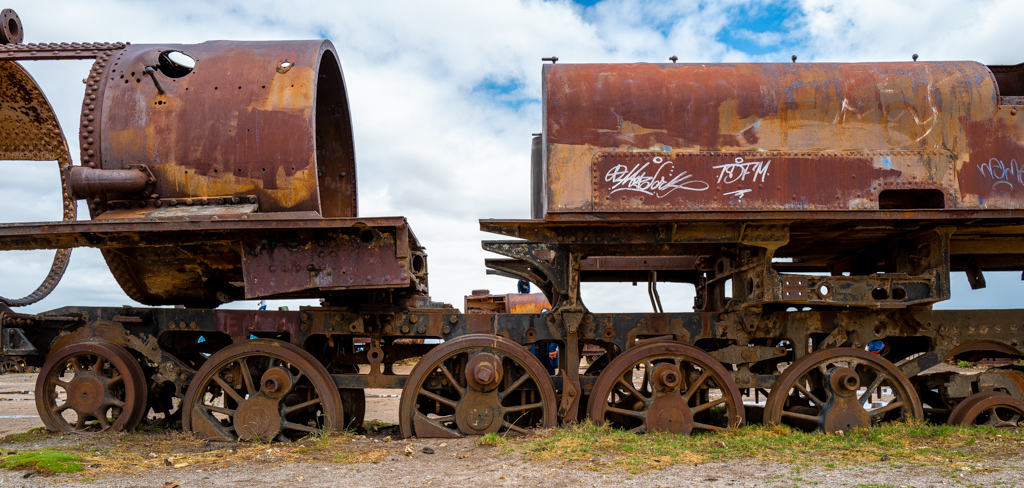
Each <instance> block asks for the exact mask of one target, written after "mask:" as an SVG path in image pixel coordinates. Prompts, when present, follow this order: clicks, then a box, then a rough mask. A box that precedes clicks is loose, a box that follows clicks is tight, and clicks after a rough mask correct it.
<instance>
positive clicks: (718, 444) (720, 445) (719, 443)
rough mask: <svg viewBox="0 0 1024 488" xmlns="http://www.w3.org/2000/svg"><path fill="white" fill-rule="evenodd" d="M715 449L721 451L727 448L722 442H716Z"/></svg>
mask: <svg viewBox="0 0 1024 488" xmlns="http://www.w3.org/2000/svg"><path fill="white" fill-rule="evenodd" d="M715 447H717V448H719V449H725V448H726V447H727V446H726V445H725V443H724V442H722V441H715Z"/></svg>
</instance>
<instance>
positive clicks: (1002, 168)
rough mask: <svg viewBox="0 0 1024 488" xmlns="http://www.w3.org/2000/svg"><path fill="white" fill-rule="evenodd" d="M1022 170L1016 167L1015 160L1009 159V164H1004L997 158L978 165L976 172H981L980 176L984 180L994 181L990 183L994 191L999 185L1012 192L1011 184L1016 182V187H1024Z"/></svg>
mask: <svg viewBox="0 0 1024 488" xmlns="http://www.w3.org/2000/svg"><path fill="white" fill-rule="evenodd" d="M1022 170H1024V168H1021V167H1020V166H1018V165H1017V160H1016V159H1011V160H1010V164H1005V163H1003V162H1002V161H1000V160H999V159H997V158H992V159H989V160H988V162H987V163H981V164H979V165H978V171H981V176H982V177H983V178H986V179H990V180H995V182H994V183H992V189H993V190H995V189H996V188H998V187H999V186H1000V185H1006V186H1007V187H1009V188H1008V189H1009V190H1013V183H1014V182H1016V183H1017V184H1018V185H1021V186H1024V172H1022Z"/></svg>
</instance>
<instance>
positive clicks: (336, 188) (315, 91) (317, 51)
mask: <svg viewBox="0 0 1024 488" xmlns="http://www.w3.org/2000/svg"><path fill="white" fill-rule="evenodd" d="M174 52H177V53H184V54H185V55H187V56H189V57H191V58H192V59H193V60H194V64H195V66H194V68H191V70H189V69H188V68H187V67H183V66H181V65H174V64H173V62H172V61H169V60H167V59H166V58H167V57H166V54H167V53H174ZM101 68H102V74H101V76H100V78H101V79H100V81H99V84H98V85H97V88H96V89H95V90H94V93H93V94H89V95H88V96H89V98H90V99H91V97H92V96H93V95H95V97H96V98H95V102H96V103H95V105H96V110H97V111H98V112H99V114H98V117H95V118H93V119H87V120H85V123H83V135H89V137H95V139H96V141H95V144H92V145H90V144H86V145H88V146H89V149H88V150H87V151H86V152H84V153H83V155H82V161H83V163H85V164H89V163H96V165H97V167H102V168H105V169H111V168H124V167H125V166H126V165H128V164H134V163H139V162H141V163H143V164H148V165H150V167H151V169H152V171H153V173H154V175H155V176H156V179H157V183H156V188H155V189H154V193H156V194H158V195H160V196H162V197H169V198H194V199H195V198H211V197H213V198H216V197H223V196H229V197H230V196H231V195H256V196H257V198H258V199H259V202H260V210H261V211H263V212H276V211H315V212H318V213H320V214H321V215H323V216H324V217H353V216H355V215H356V200H355V198H356V192H355V158H354V153H353V148H352V131H351V123H350V120H349V112H348V100H347V96H346V93H345V85H344V80H343V78H342V74H341V68H340V63H339V62H338V59H337V55H336V54H335V52H334V48H333V46H332V45H331V43H330V42H328V41H281V42H228V41H211V42H206V43H203V44H195V45H138V44H136V45H130V46H128V47H126V48H125V49H124V50H122V51H119V52H118V53H116V55H114V56H113V57H112V58H111V59H110V60H109V61H108V62H107V63H105V66H101ZM147 68H153V69H150V70H147ZM86 110H88V107H86ZM88 151H92V152H88ZM90 209H92V211H93V215H94V216H95V215H98V214H100V213H102V211H103V210H104V208H103V201H102V200H100V201H97V200H92V201H91V202H90Z"/></svg>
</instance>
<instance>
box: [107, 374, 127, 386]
mask: <svg viewBox="0 0 1024 488" xmlns="http://www.w3.org/2000/svg"><path fill="white" fill-rule="evenodd" d="M118 383H124V376H121V375H120V374H119V375H117V376H115V377H113V378H110V379H109V380H107V388H110V387H112V386H114V385H116V384H118Z"/></svg>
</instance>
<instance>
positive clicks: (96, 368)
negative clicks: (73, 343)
mask: <svg viewBox="0 0 1024 488" xmlns="http://www.w3.org/2000/svg"><path fill="white" fill-rule="evenodd" d="M103 361H106V359H104V358H103V357H102V356H99V357H97V358H96V362H95V363H93V365H92V370H93V371H94V372H96V373H99V372H100V371H102V370H103Z"/></svg>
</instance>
